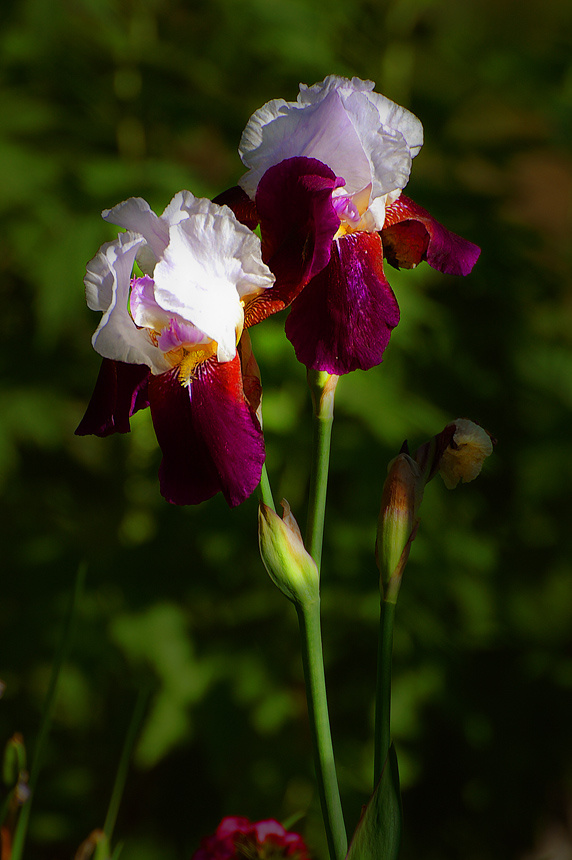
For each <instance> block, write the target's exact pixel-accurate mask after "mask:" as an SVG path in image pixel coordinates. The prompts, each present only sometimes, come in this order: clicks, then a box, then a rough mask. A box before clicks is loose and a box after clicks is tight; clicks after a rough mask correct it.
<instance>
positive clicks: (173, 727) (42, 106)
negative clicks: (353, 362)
mask: <svg viewBox="0 0 572 860" xmlns="http://www.w3.org/2000/svg"><path fill="white" fill-rule="evenodd" d="M571 37H572V7H571V5H570V3H569V2H567V0H543V2H542V3H541V2H540V0H512V2H511V0H463V2H458V0H448V2H447V0H392V2H384V0H327V2H326V0H283V2H278V0H240V2H239V0H188V2H184V0H131V2H129V0H123V2H121V0H73V2H72V0H68V2H63V0H54V2H50V3H46V2H45V0H6V2H5V3H4V4H3V7H2V11H1V12H0V219H1V227H0V283H1V296H2V299H1V301H2V316H1V322H0V327H1V342H2V357H1V361H2V368H3V373H2V382H1V387H0V481H1V493H2V496H1V501H0V505H1V507H0V528H1V530H2V535H1V541H2V544H1V545H2V569H3V575H2V577H1V583H2V586H1V600H0V636H1V639H0V641H1V648H0V677H1V678H2V679H3V681H4V682H5V684H6V690H5V693H4V696H3V698H2V700H1V701H0V741H1V743H4V742H5V741H6V740H7V739H8V738H9V737H10V735H11V734H12V733H13V732H14V731H20V732H22V733H23V735H24V737H25V740H26V742H27V745H28V747H29V748H30V749H31V748H32V746H33V742H34V739H35V736H36V733H37V730H38V725H39V720H40V714H41V709H42V702H43V697H44V696H45V693H46V688H47V683H48V679H49V673H50V667H51V663H52V660H53V657H54V654H55V651H56V649H57V644H58V641H59V638H60V636H61V629H62V624H63V619H64V616H65V611H66V606H67V603H68V600H69V595H70V591H71V589H72V587H73V582H74V577H75V574H76V570H77V568H78V564H80V563H81V562H85V563H86V565H87V580H86V586H85V591H84V593H83V596H82V597H81V600H80V603H79V607H78V617H77V625H76V631H75V636H74V640H73V648H72V652H71V655H70V657H69V660H68V661H67V663H66V665H65V668H64V671H63V675H62V678H61V687H60V690H59V696H58V701H57V707H56V712H55V721H54V726H53V730H52V733H51V736H50V741H49V745H48V751H47V757H46V762H45V767H44V770H43V773H42V777H41V780H40V785H39V789H38V792H37V795H36V797H35V800H34V807H33V811H32V818H31V822H30V839H29V845H28V855H27V856H28V858H29V860H56V858H58V860H62V858H71V857H73V853H74V851H75V849H76V848H77V846H78V845H79V844H80V842H81V841H82V840H83V839H84V838H85V837H86V836H87V835H88V834H89V832H90V831H91V830H92V829H93V828H94V827H96V826H101V825H102V823H103V819H104V817H105V812H106V807H107V802H108V799H109V795H110V792H111V786H112V783H113V778H114V773H115V769H116V766H117V762H118V759H119V756H120V753H121V748H122V744H123V741H124V737H125V733H126V731H127V727H128V724H129V720H130V715H131V712H132V709H133V707H134V704H135V700H136V697H137V691H138V690H139V688H140V687H141V685H147V684H150V685H151V690H152V692H151V698H150V701H149V708H148V711H147V716H146V718H145V722H144V725H143V728H142V734H141V737H140V740H139V743H138V746H137V749H136V755H135V760H134V764H133V768H132V770H131V772H130V776H129V780H128V784H127V789H126V794H125V798H124V802H123V805H122V808H121V811H120V816H119V820H118V824H117V830H116V837H117V838H118V839H122V840H125V847H124V850H123V854H122V860H134V858H137V860H159V858H160V860H172V858H173V860H174V858H190V856H191V854H192V851H193V850H194V849H195V848H196V847H197V846H198V843H199V840H200V837H201V835H203V834H205V833H208V832H212V831H213V830H214V828H215V826H216V824H217V823H218V821H219V820H220V818H222V817H223V816H224V815H230V814H240V815H246V816H249V817H251V818H253V819H260V818H266V817H276V818H278V819H281V820H286V819H289V818H291V816H295V815H296V814H297V813H301V814H302V817H301V818H300V819H299V820H298V821H297V822H296V825H295V829H299V830H300V831H301V832H303V833H304V834H305V835H306V838H307V840H308V842H309V844H310V845H311V846H312V848H313V850H314V853H315V855H316V857H317V858H322V857H324V856H325V855H324V853H323V852H324V844H323V837H322V835H321V823H320V817H319V810H318V806H317V799H316V796H315V790H314V781H313V767H312V763H311V758H310V753H309V750H310V746H309V737H308V728H307V722H306V715H305V702H304V692H303V683H302V671H301V665H300V659H299V654H298V643H297V630H296V619H295V613H294V611H293V609H292V607H291V606H290V605H289V604H288V603H287V601H285V600H284V598H283V597H282V596H281V595H280V594H279V592H278V591H277V590H276V589H275V587H274V586H273V585H272V583H271V582H270V580H269V579H268V577H267V575H266V573H265V571H264V569H263V567H262V564H261V562H260V560H259V558H258V551H257V541H256V504H257V503H256V499H255V498H252V499H250V500H249V501H248V502H246V503H245V504H244V505H243V506H241V507H240V508H238V509H235V510H233V511H231V510H229V509H228V508H227V507H226V505H225V503H224V501H223V500H222V498H220V497H217V498H215V499H213V500H211V501H210V502H208V503H205V504H203V505H202V506H200V507H197V508H177V507H173V506H169V505H168V504H167V503H166V502H164V501H163V499H162V498H161V496H160V494H159V490H158V482H157V467H158V463H159V458H160V453H159V450H158V447H157V445H156V443H155V440H154V435H153V431H152V427H151V425H150V421H149V416H148V414H140V415H138V416H137V417H136V420H134V422H133V425H134V426H133V432H132V433H131V434H129V435H127V436H124V437H112V438H108V439H97V438H92V437H84V438H78V437H75V436H74V435H73V431H74V429H75V427H76V425H77V423H78V422H79V420H80V418H81V417H82V415H83V411H84V408H85V406H86V404H87V401H88V399H89V397H90V394H91V391H92V387H93V384H94V382H95V378H96V375H97V371H98V367H99V358H98V356H97V355H96V354H95V353H94V352H93V350H92V349H91V346H90V336H91V334H92V332H93V330H94V329H95V327H96V325H97V323H98V318H99V317H98V315H97V314H94V313H92V312H90V311H88V310H87V308H86V306H85V303H84V294H83V284H82V279H83V273H84V268H85V264H86V262H87V261H88V260H89V259H91V257H93V256H94V254H95V252H96V250H97V248H98V247H99V245H100V244H101V243H102V242H103V241H107V240H109V239H111V238H113V236H114V235H115V230H114V228H112V227H110V226H109V225H106V224H105V223H104V222H103V221H101V220H100V218H99V213H100V211H101V210H102V209H104V208H107V207H110V206H112V205H114V204H116V203H118V202H119V201H121V200H123V199H125V198H127V197H130V196H142V197H144V198H146V199H147V200H149V202H150V203H151V205H152V206H153V208H154V209H155V210H156V211H158V212H160V211H162V209H163V208H164V206H165V205H166V204H167V203H168V202H169V200H170V199H171V197H172V195H173V194H174V193H175V192H176V191H178V190H180V189H182V188H188V189H190V190H191V191H193V192H194V193H195V194H196V195H199V196H202V195H204V196H213V195H215V194H217V193H218V192H220V191H222V190H223V189H225V188H226V187H228V186H230V185H232V184H234V183H235V182H236V180H237V178H238V177H239V175H240V173H241V165H240V162H239V159H238V155H237V152H236V150H237V146H238V141H239V136H240V133H241V131H242V128H243V127H244V125H245V124H246V121H247V119H248V117H249V116H250V114H251V112H252V111H253V110H254V109H256V108H257V107H259V106H260V105H261V104H263V103H264V102H265V101H267V100H269V99H271V98H274V97H278V96H282V97H284V98H286V99H290V100H292V99H295V98H296V93H297V88H298V83H299V82H300V81H303V82H305V83H308V84H311V83H314V82H315V81H319V80H321V79H322V78H324V77H325V76H326V75H327V74H330V73H338V74H343V75H346V76H349V77H351V76H353V75H357V76H359V77H361V78H369V79H372V80H374V81H376V84H377V90H378V91H379V92H383V93H384V94H386V95H388V96H389V97H391V98H392V99H394V100H396V101H397V102H399V103H401V104H403V105H405V106H407V107H408V108H410V109H411V110H413V111H414V113H416V114H417V116H418V117H419V118H420V119H421V121H422V122H423V125H424V128H425V139H426V143H425V146H424V148H423V150H422V152H421V154H420V155H419V156H418V157H417V158H416V159H415V161H414V164H413V171H412V177H411V181H410V184H409V187H408V190H407V193H408V194H409V195H410V196H411V197H413V198H414V199H415V200H416V201H417V202H418V203H420V204H422V205H423V206H425V207H426V208H427V209H429V211H430V212H431V213H432V214H433V215H434V216H436V217H437V218H438V219H439V220H441V221H442V222H444V223H445V224H447V226H449V227H450V228H451V229H453V230H455V231H456V232H458V233H461V234H462V235H463V236H465V237H467V238H469V239H471V240H473V241H475V242H477V243H478V244H479V245H480V246H481V247H482V249H483V252H482V256H481V259H480V261H479V263H478V264H477V266H476V268H475V270H474V272H473V274H472V275H470V276H469V277H468V278H466V279H456V278H454V277H447V276H444V275H440V274H438V273H436V272H434V271H432V270H431V269H430V268H429V267H428V266H426V265H425V264H423V265H421V266H420V267H419V268H418V269H417V270H415V271H411V272H409V271H406V272H395V271H392V270H390V272H389V277H390V280H391V282H392V284H393V286H394V289H395V291H396V294H397V297H398V300H399V303H400V306H401V310H402V321H401V323H400V325H399V326H398V328H397V329H396V330H395V332H394V334H393V337H392V340H391V344H390V347H389V349H388V350H387V352H386V358H385V361H384V363H383V365H381V366H380V367H378V368H376V369H374V370H372V371H370V372H368V373H367V374H366V373H361V372H356V373H353V374H351V375H350V376H348V377H345V378H343V379H342V380H341V382H340V385H339V387H338V396H337V402H336V421H335V424H334V435H333V451H332V470H331V476H330V492H329V507H328V513H327V520H326V539H325V553H324V565H323V627H324V638H325V653H326V659H327V678H328V682H329V693H330V703H331V711H332V722H333V734H334V745H335V749H336V752H337V756H338V765H339V774H340V780H341V791H342V798H343V802H344V806H345V810H346V817H347V821H348V824H349V826H350V828H351V829H353V826H354V825H355V822H356V820H357V818H358V816H359V811H360V808H361V805H362V804H363V803H364V802H365V800H366V799H367V796H368V793H369V791H370V782H371V756H372V721H373V695H374V678H375V655H376V633H377V619H378V601H379V596H378V591H377V571H376V568H375V564H374V559H373V544H374V538H375V525H376V517H377V512H378V507H379V500H380V494H381V488H382V484H383V480H384V475H385V470H386V465H387V462H388V461H389V460H390V458H391V457H392V456H394V455H395V454H396V453H397V451H398V450H399V448H400V447H401V444H402V442H403V440H404V439H405V438H408V439H409V440H410V443H411V445H412V446H413V447H415V446H416V445H417V444H420V443H421V442H423V441H425V440H426V439H428V438H429V437H431V436H433V435H434V434H435V433H437V432H439V431H440V430H441V429H442V428H443V427H444V425H445V424H446V423H447V422H448V421H449V420H452V419H454V418H457V417H470V418H472V419H474V420H475V421H478V422H479V423H481V424H482V425H483V426H485V427H486V428H487V429H488V430H489V431H490V432H491V433H492V434H493V435H494V436H495V437H497V439H498V445H497V449H496V452H495V454H494V456H493V457H492V458H491V459H490V460H489V461H488V463H487V464H486V466H485V470H484V472H483V474H482V475H481V477H480V478H479V480H478V481H477V482H476V483H474V484H471V485H469V486H462V487H459V488H458V489H457V490H455V491H454V492H449V491H447V490H446V489H445V488H444V486H443V485H442V484H440V483H438V479H437V480H435V481H434V482H433V483H432V484H431V485H430V486H429V487H428V489H427V491H426V496H425V501H424V504H423V508H422V512H421V513H422V523H421V528H420V531H419V535H418V538H417V540H416V542H415V544H414V547H413V551H412V555H411V560H410V562H409V565H408V568H407V571H406V575H405V581H404V585H403V587H402V590H401V596H400V601H399V606H398V611H397V622H396V624H397V626H396V640H395V679H394V680H395V683H394V706H393V726H394V736H395V741H396V745H397V750H398V755H399V759H400V766H401V775H402V781H403V788H404V814H405V828H406V831H405V844H404V850H403V858H404V860H417V858H421V857H422V858H423V860H457V858H458V860H461V858H462V860H525V858H526V860H533V858H534V860H540V858H541V857H546V858H548V857H550V858H553V860H570V858H571V857H572V565H571V561H570V558H571V550H572V529H571V527H570V522H571V517H572V502H571V486H572V456H571V453H572V452H571V446H570V434H571V406H572V349H571V347H572V292H571V286H572V285H571V277H570V263H571V262H572V260H571V256H572V255H571V247H572V244H571V235H572V208H571V207H572V152H571V148H570V139H571V137H572V38H571ZM283 323H284V315H279V316H278V317H277V318H273V319H271V320H269V321H268V322H266V323H264V325H263V326H261V327H259V328H257V329H254V330H253V331H252V334H253V341H254V347H255V350H256V354H257V357H258V360H259V364H260V366H261V370H262V374H263V384H264V415H265V431H266V441H267V452H268V468H269V474H270V478H271V481H272V484H273V489H274V492H275V495H276V496H277V498H280V497H281V496H285V497H286V498H287V499H288V500H289V502H290V504H291V505H292V509H293V511H294V513H295V514H296V515H297V517H298V518H299V519H300V521H303V518H304V513H305V498H306V475H307V467H308V455H309V448H310V429H309V422H310V411H311V410H310V401H309V396H308V394H307V390H306V385H305V371H304V368H303V367H302V366H301V365H299V364H298V363H297V362H296V360H295V358H294V354H293V350H292V348H291V346H290V344H289V343H288V342H287V341H286V340H285V338H284V335H283ZM551 846H552V848H551ZM550 850H552V851H553V853H550Z"/></svg>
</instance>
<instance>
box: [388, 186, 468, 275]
mask: <svg viewBox="0 0 572 860" xmlns="http://www.w3.org/2000/svg"><path fill="white" fill-rule="evenodd" d="M381 238H382V241H383V249H384V254H385V256H386V257H387V259H388V261H389V263H391V265H392V266H395V267H396V268H400V267H403V268H405V269H411V268H413V267H414V266H416V265H417V264H418V263H420V262H421V261H422V260H427V262H428V263H429V265H430V266H432V267H433V268H434V269H437V270H438V271H439V272H444V273H445V274H448V275H468V274H469V272H470V271H471V270H472V268H473V266H474V265H475V263H476V262H477V260H478V258H479V254H480V253H481V249H480V248H479V247H478V246H477V245H474V244H473V243H472V242H469V241H468V240H467V239H463V238H462V236H458V235H457V234H456V233H451V231H450V230H447V228H446V227H443V225H442V224H440V223H439V222H438V221H436V220H435V218H433V216H432V215H430V214H429V212H427V210H426V209H423V207H422V206H418V205H417V203H414V201H413V200H410V199H409V197H406V196H405V195H404V194H402V195H401V197H399V199H398V200H396V201H395V203H392V204H391V206H388V207H387V209H386V212H385V223H384V226H383V230H382V231H381Z"/></svg>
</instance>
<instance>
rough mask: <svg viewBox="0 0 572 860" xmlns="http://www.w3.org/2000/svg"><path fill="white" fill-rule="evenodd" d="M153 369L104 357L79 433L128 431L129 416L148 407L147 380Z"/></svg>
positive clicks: (108, 433) (107, 433) (96, 434)
mask: <svg viewBox="0 0 572 860" xmlns="http://www.w3.org/2000/svg"><path fill="white" fill-rule="evenodd" d="M150 373H151V371H150V370H149V368H148V367H147V366H145V365H142V364H125V363H124V362H122V361H113V360H112V359H110V358H104V359H103V361H102V362H101V368H100V370H99V375H98V377H97V382H96V383H95V388H94V391H93V394H92V396H91V400H90V401H89V405H88V407H87V410H86V413H85V415H84V416H83V418H82V420H81V421H80V424H79V427H78V428H77V430H76V431H75V432H76V436H87V435H89V434H93V435H94V436H110V435H111V434H112V433H129V431H130V429H131V426H130V424H129V419H130V418H131V416H132V415H134V414H135V413H136V412H138V411H139V410H140V409H145V408H146V407H147V406H149V400H148V399H147V382H148V379H149V376H150Z"/></svg>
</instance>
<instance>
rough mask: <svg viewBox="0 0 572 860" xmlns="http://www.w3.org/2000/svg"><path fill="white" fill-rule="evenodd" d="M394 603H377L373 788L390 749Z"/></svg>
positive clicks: (384, 601)
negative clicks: (378, 609)
mask: <svg viewBox="0 0 572 860" xmlns="http://www.w3.org/2000/svg"><path fill="white" fill-rule="evenodd" d="M394 619H395V603H390V602H389V601H387V600H383V599H382V601H381V609H380V617H379V639H378V649H377V683H376V693H375V743H374V754H373V785H374V788H375V786H376V785H377V783H378V782H379V779H380V777H381V773H382V771H383V767H384V765H385V761H386V759H387V754H388V752H389V747H390V746H391V658H392V653H393V622H394Z"/></svg>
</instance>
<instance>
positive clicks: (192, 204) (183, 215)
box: [76, 191, 274, 506]
mask: <svg viewBox="0 0 572 860" xmlns="http://www.w3.org/2000/svg"><path fill="white" fill-rule="evenodd" d="M103 218H104V219H105V220H106V221H109V222H111V223H113V224H116V225H118V226H119V227H123V228H125V229H126V231H127V232H125V233H120V234H119V236H118V237H117V239H116V240H115V241H112V242H108V243H107V244H105V245H103V246H102V247H101V248H100V250H99V252H98V253H97V255H96V256H95V257H94V259H93V260H91V262H90V263H89V264H88V266H87V274H86V277H85V287H86V298H87V303H88V305H89V307H90V308H91V309H92V310H96V311H101V313H102V318H101V322H100V324H99V326H98V328H97V330H96V332H95V334H94V335H93V338H92V343H93V346H94V348H95V350H96V351H97V352H98V353H99V354H100V355H101V356H103V362H102V366H101V371H100V374H99V377H98V380H97V383H96V387H95V391H94V393H93V396H92V399H91V402H90V404H89V406H88V408H87V411H86V414H85V416H84V418H83V420H82V421H81V423H80V425H79V427H78V428H77V430H76V433H77V434H79V435H85V434H88V433H93V434H95V435H97V436H107V435H109V434H111V433H126V432H128V431H129V430H130V418H131V416H132V415H133V414H134V413H135V412H137V411H138V410H140V409H143V408H145V407H147V406H150V408H151V417H152V420H153V425H154V428H155V433H156V436H157V440H158V442H159V445H160V447H161V450H162V453H163V459H162V462H161V465H160V469H159V479H160V485H161V492H162V494H163V496H164V497H165V498H166V499H167V500H168V501H169V502H173V503H175V504H180V505H183V504H196V503H198V502H201V501H203V500H204V499H208V498H210V497H211V496H213V495H214V494H215V493H216V492H218V491H219V490H220V491H221V492H222V493H223V495H224V497H225V499H226V500H227V502H228V503H229V505H232V506H234V505H237V504H239V503H240V502H242V501H244V499H246V498H247V496H249V495H250V493H251V492H252V491H253V490H254V488H255V487H256V485H257V484H258V482H259V480H260V473H261V469H262V465H263V462H264V441H263V437H262V431H261V428H260V423H259V420H258V417H257V415H256V411H257V408H258V405H259V401H260V386H259V382H258V378H257V367H256V363H255V361H254V359H253V357H252V353H251V351H250V348H249V342H248V340H245V337H247V334H246V333H245V337H243V339H242V341H241V340H240V339H241V334H242V332H243V327H244V312H245V308H247V307H248V305H249V303H251V302H252V301H253V300H254V299H255V298H256V297H257V296H259V295H260V294H261V293H263V292H264V291H265V290H267V289H268V288H269V287H271V286H272V284H273V282H274V276H273V275H272V274H271V272H270V270H269V269H268V268H267V266H266V265H265V264H264V263H263V262H262V259H261V255H260V241H259V239H258V237H256V236H255V235H254V234H253V233H252V232H251V231H250V230H249V229H248V228H247V227H245V226H244V225H243V224H241V223H240V222H239V221H238V220H237V219H236V217H235V216H234V214H233V213H232V212H231V211H230V210H229V209H228V208H227V207H226V206H218V205H216V204H214V203H211V202H210V201H209V200H204V199H199V198H196V197H194V196H193V195H192V194H191V193H190V192H189V191H181V192H179V193H178V194H176V195H175V197H174V198H173V200H172V201H171V203H170V204H169V205H168V206H167V208H166V209H165V211H164V212H163V214H162V215H161V216H157V215H156V214H155V213H154V212H153V211H152V210H151V208H150V207H149V205H148V203H146V202H145V200H142V199H140V198H131V199H129V200H126V201H125V202H123V203H120V204H119V205H118V206H115V207H114V208H113V209H110V210H106V211H105V212H103ZM135 263H137V264H138V267H139V273H138V274H139V276H135V275H134V274H133V269H134V264H135ZM237 344H239V345H238V347H237Z"/></svg>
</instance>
